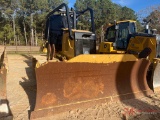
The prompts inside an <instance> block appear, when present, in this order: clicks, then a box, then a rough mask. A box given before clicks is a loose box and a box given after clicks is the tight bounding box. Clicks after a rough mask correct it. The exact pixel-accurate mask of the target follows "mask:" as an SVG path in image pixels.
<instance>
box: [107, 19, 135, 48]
mask: <svg viewBox="0 0 160 120" xmlns="http://www.w3.org/2000/svg"><path fill="white" fill-rule="evenodd" d="M133 33H136V25H135V21H119V22H117V23H116V24H114V25H112V26H110V27H108V28H107V30H106V35H105V39H106V41H108V42H113V43H114V47H115V49H127V46H128V43H129V39H130V38H131V35H132V34H133Z"/></svg>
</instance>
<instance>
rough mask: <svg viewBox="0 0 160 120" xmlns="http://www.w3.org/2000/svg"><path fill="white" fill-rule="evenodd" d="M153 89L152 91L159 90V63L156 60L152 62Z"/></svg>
mask: <svg viewBox="0 0 160 120" xmlns="http://www.w3.org/2000/svg"><path fill="white" fill-rule="evenodd" d="M152 78H153V89H154V91H160V63H159V61H157V62H156V63H155V64H154V71H153V76H152Z"/></svg>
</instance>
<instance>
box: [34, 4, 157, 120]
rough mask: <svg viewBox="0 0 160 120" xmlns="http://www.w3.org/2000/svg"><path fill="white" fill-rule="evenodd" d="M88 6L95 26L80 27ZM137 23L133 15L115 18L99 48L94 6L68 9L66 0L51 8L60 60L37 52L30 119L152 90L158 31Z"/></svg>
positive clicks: (48, 33) (49, 22)
mask: <svg viewBox="0 0 160 120" xmlns="http://www.w3.org/2000/svg"><path fill="white" fill-rule="evenodd" d="M64 9H65V10H64ZM87 11H89V13H90V16H91V19H90V20H89V21H90V24H91V29H90V30H79V29H77V27H76V25H77V22H78V21H77V20H78V17H79V16H81V15H84V14H85V13H86V12H87ZM135 26H136V25H135V21H131V20H126V21H119V22H115V24H113V25H111V26H110V27H108V29H107V31H106V41H104V42H101V43H100V46H99V49H98V53H97V50H96V35H95V28H94V14H93V10H92V9H91V8H87V9H86V10H83V11H80V12H76V11H74V10H73V9H72V10H71V11H69V9H68V6H67V5H66V4H64V3H63V4H61V5H60V6H58V7H57V8H55V9H54V10H53V11H52V12H50V13H49V14H48V15H47V18H46V28H47V29H46V38H48V37H50V36H52V35H51V34H52V33H57V34H58V35H59V40H58V42H57V43H56V44H55V48H56V54H57V59H58V60H57V61H46V62H44V63H43V64H40V63H39V61H38V60H37V59H36V58H33V62H34V65H33V66H35V74H36V81H37V95H36V105H35V109H34V111H32V113H31V119H37V118H45V117H48V116H52V115H55V114H59V113H61V112H65V111H70V110H72V109H76V108H83V107H89V106H93V105H95V104H101V103H102V102H113V101H117V100H120V101H121V100H126V99H131V98H137V97H141V96H148V95H150V94H152V93H153V91H154V88H153V84H152V79H147V76H148V73H149V72H148V71H151V70H153V69H150V70H148V69H149V68H151V67H150V66H151V64H152V63H154V64H155V63H156V64H158V62H156V61H157V59H155V58H154V57H156V56H155V51H156V39H155V36H154V35H149V34H145V35H144V34H142V33H141V34H138V33H136V27H135ZM141 40H142V41H141ZM145 41H146V42H145ZM134 42H135V43H134ZM133 44H134V45H133ZM154 50H155V51H154ZM64 58H65V60H64ZM152 68H153V67H152ZM155 69H156V68H155ZM155 69H154V70H155ZM152 74H153V73H152ZM149 77H150V76H149ZM153 77H154V76H153ZM150 78H151V77H150ZM157 82H158V80H157ZM156 85H157V84H156Z"/></svg>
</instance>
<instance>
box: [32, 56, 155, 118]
mask: <svg viewBox="0 0 160 120" xmlns="http://www.w3.org/2000/svg"><path fill="white" fill-rule="evenodd" d="M149 65H150V62H149V61H148V60H146V59H141V60H138V61H126V62H116V63H77V62H75V63H69V62H67V63H66V62H56V63H54V62H48V63H47V64H45V65H43V66H41V67H39V68H36V79H37V96H36V106H35V109H34V111H33V112H32V114H31V119H36V118H39V117H45V116H48V115H54V114H58V113H60V112H64V111H65V110H72V109H75V108H76V107H84V106H92V105H94V104H97V103H99V102H100V103H101V102H106V101H115V100H124V99H131V98H137V97H140V96H147V95H148V94H150V93H152V90H151V89H150V88H149V87H148V84H147V80H146V75H147V70H148V67H149ZM47 93H51V94H54V95H55V96H54V97H53V96H52V95H50V94H49V95H47V97H46V98H47V99H45V101H48V100H49V99H50V100H51V101H52V99H53V98H56V100H57V101H56V102H55V103H54V102H53V101H52V102H53V104H42V103H41V102H42V99H44V98H43V97H44V96H45V95H46V94H47ZM47 103H49V102H47ZM51 113H52V114H51Z"/></svg>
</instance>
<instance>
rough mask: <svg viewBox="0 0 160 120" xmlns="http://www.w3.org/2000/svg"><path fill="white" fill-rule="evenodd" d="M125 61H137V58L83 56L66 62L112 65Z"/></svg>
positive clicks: (129, 55)
mask: <svg viewBox="0 0 160 120" xmlns="http://www.w3.org/2000/svg"><path fill="white" fill-rule="evenodd" d="M126 61H137V58H136V57H135V56H134V55H131V54H102V55H100V54H88V55H86V54H84V55H79V56H76V57H74V58H72V59H70V60H68V61H67V62H88V63H113V62H126Z"/></svg>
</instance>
